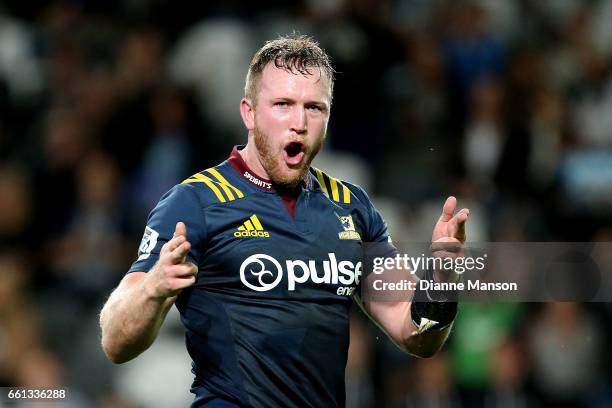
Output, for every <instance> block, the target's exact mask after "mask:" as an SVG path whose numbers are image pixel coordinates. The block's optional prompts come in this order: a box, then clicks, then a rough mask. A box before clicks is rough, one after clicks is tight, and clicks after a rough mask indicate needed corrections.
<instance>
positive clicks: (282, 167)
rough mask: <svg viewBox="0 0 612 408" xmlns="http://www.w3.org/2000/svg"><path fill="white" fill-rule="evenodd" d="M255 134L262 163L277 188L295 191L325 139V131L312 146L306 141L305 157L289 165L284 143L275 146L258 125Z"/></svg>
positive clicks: (303, 179) (304, 178) (256, 145)
mask: <svg viewBox="0 0 612 408" xmlns="http://www.w3.org/2000/svg"><path fill="white" fill-rule="evenodd" d="M253 135H254V141H255V147H256V148H257V151H258V154H259V159H260V161H261V165H262V166H263V168H264V170H265V171H266V173H268V177H270V180H271V181H272V183H274V184H275V185H276V188H277V190H286V191H294V190H295V189H297V187H298V186H299V185H300V183H301V182H302V181H305V180H306V174H307V173H308V169H309V168H310V163H312V161H313V160H314V158H315V157H316V155H317V154H318V153H319V151H320V150H321V147H322V146H323V142H324V141H325V133H323V134H322V135H321V136H319V137H318V138H317V139H316V141H315V143H314V144H313V145H312V146H308V145H306V143H304V147H305V154H304V158H303V159H302V161H301V162H300V163H299V164H298V165H296V166H291V167H288V165H287V164H286V163H285V162H284V160H283V156H282V151H283V149H284V145H278V146H275V145H274V144H273V141H272V139H271V138H270V137H269V135H267V134H266V133H264V132H262V131H261V129H260V128H259V127H258V126H257V125H255V129H253Z"/></svg>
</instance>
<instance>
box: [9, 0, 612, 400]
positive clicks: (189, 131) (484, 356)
mask: <svg viewBox="0 0 612 408" xmlns="http://www.w3.org/2000/svg"><path fill="white" fill-rule="evenodd" d="M197 3H201V4H197ZM209 3H215V2H184V3H183V4H180V5H178V4H177V2H171V1H167V0H125V1H119V0H114V1H113V0H111V1H102V0H91V1H84V0H83V1H77V0H74V1H68V0H67V1H43V0H39V1H25V2H24V1H4V2H2V3H0V4H3V6H2V7H1V8H0V385H3V386H9V385H11V386H15V385H21V386H28V387H57V386H68V387H70V394H71V403H70V405H69V406H98V407H106V408H110V407H139V406H142V407H178V406H185V405H186V404H187V403H188V401H189V400H190V395H189V394H188V393H187V389H188V385H189V383H190V379H191V378H190V377H191V375H190V373H189V365H188V364H189V362H188V360H187V356H186V353H185V350H184V344H183V342H184V340H183V334H182V329H181V326H180V323H178V322H177V318H176V315H171V316H170V317H169V320H168V321H167V322H166V324H165V326H164V328H163V329H162V332H161V334H160V336H159V338H158V340H157V341H156V343H155V345H154V346H153V347H152V349H151V350H149V351H147V352H146V353H145V354H144V355H142V356H141V357H139V358H138V359H137V360H135V361H133V362H130V363H127V364H125V365H123V366H113V365H112V364H110V363H109V362H107V361H106V360H105V358H104V356H103V354H102V351H101V349H100V347H99V346H98V344H99V329H98V323H97V312H98V311H99V308H100V306H101V305H102V303H103V301H104V299H105V297H106V296H107V295H108V293H109V291H110V290H111V289H112V288H113V287H114V286H115V285H116V284H117V282H118V281H119V280H120V278H121V277H122V275H123V273H124V272H125V271H126V270H127V268H128V266H129V264H130V262H131V261H132V260H133V259H134V256H135V253H136V251H137V246H138V243H139V240H140V236H141V234H142V230H143V227H144V223H145V219H146V215H147V213H148V211H149V210H150V209H151V208H152V207H153V206H154V205H155V203H156V202H157V200H158V198H159V197H160V196H161V195H162V193H163V192H164V191H166V190H167V189H168V188H169V187H170V186H172V185H173V184H175V183H176V182H179V181H181V180H182V179H184V178H185V177H186V176H188V175H190V174H192V173H194V172H196V171H198V170H200V169H203V168H206V167H209V166H210V165H212V164H214V163H217V162H219V161H221V160H223V159H224V158H225V157H226V156H227V154H228V153H229V150H230V148H231V146H232V145H234V144H236V143H240V142H242V141H244V140H245V131H244V129H243V125H242V123H241V120H240V117H239V112H238V101H239V99H240V97H241V95H242V87H243V81H244V76H245V73H246V68H247V66H248V62H249V59H250V56H251V55H252V53H253V52H254V51H255V50H256V49H257V48H258V47H259V46H260V45H261V44H262V43H263V41H265V40H266V39H270V38H274V37H276V36H277V35H278V34H285V33H290V32H291V31H293V30H294V29H295V30H298V31H300V32H301V33H304V34H311V35H314V36H315V37H316V38H317V39H318V40H319V41H320V42H321V44H322V45H323V46H324V47H325V48H326V49H327V50H328V51H329V53H330V54H331V55H332V57H333V60H334V63H335V67H336V69H337V70H338V71H339V74H338V76H337V83H336V89H335V99H334V106H333V110H332V119H331V122H330V126H329V134H328V141H327V144H326V149H325V153H324V154H322V156H321V157H320V158H319V159H318V161H317V164H318V166H320V167H322V168H324V169H326V170H328V171H329V173H331V174H333V175H334V176H336V177H338V178H345V179H348V180H351V181H354V182H357V183H359V184H362V185H363V186H364V187H365V188H366V190H367V191H369V192H370V194H371V195H372V196H373V199H374V201H375V203H376V204H377V206H378V207H379V208H380V210H381V211H382V212H383V214H384V215H385V217H386V219H387V221H388V222H389V224H390V228H391V232H392V234H393V235H394V238H395V240H396V241H401V240H406V241H408V240H426V239H427V237H428V236H429V234H430V233H431V227H432V225H433V222H434V220H435V219H436V217H437V215H438V213H439V207H440V205H441V203H442V201H443V198H444V197H445V196H446V195H448V194H451V193H452V194H456V195H457V196H458V197H459V198H460V201H461V203H463V204H464V205H466V206H469V207H470V208H471V214H472V215H471V217H470V222H469V230H468V236H469V237H470V240H471V241H475V242H478V241H591V240H598V241H609V240H610V238H611V237H612V229H610V226H611V222H610V221H611V218H610V217H611V216H612V206H611V205H610V204H611V201H612V191H611V190H612V151H611V149H610V146H611V145H612V24H610V21H612V1H609V0H601V1H578V0H542V1H520V0H517V1H496V0H481V1H441V0H431V1H428V0H405V1H400V0H397V1H391V0H388V1H384V0H330V1H327V0H303V1H295V2H285V1H280V0H277V1H258V2H240V1H223V2H218V3H220V4H222V5H213V4H209ZM243 3H244V4H243ZM611 313H612V309H611V308H610V306H609V305H607V304H601V303H599V304H589V303H557V304H554V303H550V304H524V303H523V304H494V305H491V304H489V305H482V304H466V305H462V312H461V314H460V316H459V318H458V321H457V323H456V326H455V329H454V333H453V335H452V338H451V340H450V342H449V344H447V346H446V347H445V348H444V351H443V352H441V353H439V354H438V355H437V356H436V357H434V358H432V359H429V360H422V361H419V360H416V359H413V358H410V357H407V356H405V355H402V354H401V353H400V352H398V351H397V350H396V349H395V348H394V346H392V345H391V344H390V343H389V342H388V341H387V340H386V339H385V338H384V336H383V335H382V333H381V332H380V331H378V329H376V328H375V327H374V326H373V325H372V324H370V323H367V322H366V321H365V320H364V319H363V316H362V315H360V314H359V313H357V312H356V313H355V315H354V317H353V325H352V337H351V350H350V361H349V364H348V367H347V398H348V406H349V407H370V406H377V407H396V406H398V407H399V406H409V407H412V406H414V407H420V406H423V407H425V406H460V405H462V406H476V405H486V406H534V405H536V406H537V405H549V404H550V405H551V406H580V405H584V406H610V403H611V402H612V381H611V380H612V378H611V372H610V367H611V366H612V365H611V364H610V363H611V361H610V355H611V353H610V352H609V351H607V346H606V344H610V343H609V342H610V340H611V334H612V332H611V329H610V327H611V326H610V325H609V324H607V322H609V321H610V314H611ZM431 404H439V405H431ZM504 404H505V405H504Z"/></svg>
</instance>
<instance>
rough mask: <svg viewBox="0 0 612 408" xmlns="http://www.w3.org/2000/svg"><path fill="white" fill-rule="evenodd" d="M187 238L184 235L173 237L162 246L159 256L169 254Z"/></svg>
mask: <svg viewBox="0 0 612 408" xmlns="http://www.w3.org/2000/svg"><path fill="white" fill-rule="evenodd" d="M186 240H187V238H186V237H185V236H184V235H179V236H174V237H173V238H172V239H171V240H170V241H168V242H166V243H165V244H164V246H162V249H161V254H162V255H163V254H165V253H170V252H172V251H174V250H175V249H176V248H178V247H179V245H181V244H182V243H183V242H185V241H186Z"/></svg>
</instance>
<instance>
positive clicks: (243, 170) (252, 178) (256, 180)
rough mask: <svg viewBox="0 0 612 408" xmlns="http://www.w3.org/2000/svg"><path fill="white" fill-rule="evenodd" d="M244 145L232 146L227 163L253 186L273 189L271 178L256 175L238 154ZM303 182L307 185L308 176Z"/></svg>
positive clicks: (265, 189)
mask: <svg viewBox="0 0 612 408" xmlns="http://www.w3.org/2000/svg"><path fill="white" fill-rule="evenodd" d="M244 146H245V145H238V146H234V148H233V149H232V152H231V153H230V155H229V157H228V158H227V161H228V163H229V164H230V165H231V166H232V167H233V168H234V170H236V172H237V173H238V175H239V176H240V177H242V178H243V179H244V180H246V181H247V182H249V183H251V184H252V185H254V186H255V187H257V188H259V189H260V190H264V191H275V190H274V186H273V184H272V181H271V180H268V179H265V178H263V177H260V176H258V175H257V174H255V172H254V171H253V170H251V169H250V168H249V166H248V165H247V164H246V162H245V161H244V159H243V158H242V156H241V155H240V150H242V149H243V148H244ZM304 184H305V185H306V186H308V185H309V182H308V176H306V180H304Z"/></svg>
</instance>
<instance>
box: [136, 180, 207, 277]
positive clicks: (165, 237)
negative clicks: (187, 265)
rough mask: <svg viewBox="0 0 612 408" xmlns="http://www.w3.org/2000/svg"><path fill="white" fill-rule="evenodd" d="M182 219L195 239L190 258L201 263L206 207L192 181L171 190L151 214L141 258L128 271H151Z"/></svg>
mask: <svg viewBox="0 0 612 408" xmlns="http://www.w3.org/2000/svg"><path fill="white" fill-rule="evenodd" d="M179 221H182V222H184V223H185V226H186V227H187V240H188V241H189V242H190V243H191V250H190V251H189V254H188V255H187V261H188V262H193V263H194V264H196V265H198V262H199V260H200V256H201V254H202V251H203V247H204V243H205V239H206V220H205V216H204V209H203V206H202V204H201V202H200V199H199V198H198V196H197V194H196V192H195V191H193V187H192V185H185V184H179V185H176V186H174V187H173V188H172V189H171V190H170V191H168V192H167V193H166V194H165V195H164V196H163V197H162V198H161V200H160V201H159V203H158V204H157V206H155V208H154V209H153V210H152V211H151V213H150V214H149V218H148V220H147V225H146V227H145V231H144V235H143V237H142V241H141V242H140V246H139V248H138V259H136V261H135V262H134V263H133V264H132V266H131V267H130V269H129V270H128V273H131V272H137V271H138V272H148V271H149V270H150V269H151V267H153V265H154V264H155V262H157V260H158V259H159V253H160V251H161V248H162V246H163V245H164V244H165V243H166V242H168V241H169V240H170V239H172V236H173V234H174V231H175V228H176V223H177V222H179Z"/></svg>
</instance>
